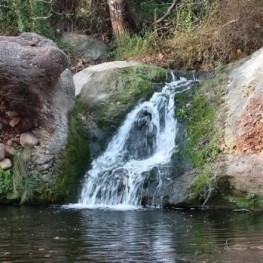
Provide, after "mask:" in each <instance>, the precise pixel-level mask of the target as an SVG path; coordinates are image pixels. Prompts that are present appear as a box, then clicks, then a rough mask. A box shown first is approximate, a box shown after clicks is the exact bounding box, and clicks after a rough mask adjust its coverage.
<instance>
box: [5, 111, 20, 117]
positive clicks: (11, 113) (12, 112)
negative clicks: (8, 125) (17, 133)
mask: <svg viewBox="0 0 263 263" xmlns="http://www.w3.org/2000/svg"><path fill="white" fill-rule="evenodd" d="M6 115H7V116H8V117H9V118H14V117H17V116H18V113H17V112H16V111H7V112H6Z"/></svg>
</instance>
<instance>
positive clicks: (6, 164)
mask: <svg viewBox="0 0 263 263" xmlns="http://www.w3.org/2000/svg"><path fill="white" fill-rule="evenodd" d="M0 167H1V168H2V169H3V170H6V169H9V168H11V167H12V163H11V161H10V159H8V158H5V159H4V160H2V161H0Z"/></svg>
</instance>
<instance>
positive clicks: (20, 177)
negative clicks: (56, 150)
mask: <svg viewBox="0 0 263 263" xmlns="http://www.w3.org/2000/svg"><path fill="white" fill-rule="evenodd" d="M31 154H32V150H31V149H29V148H28V149H24V150H21V151H20V152H18V153H17V154H16V156H15V157H14V160H13V162H14V168H13V197H12V198H13V199H18V200H20V204H24V203H26V202H28V201H30V200H31V199H32V198H33V197H34V187H35V184H34V180H33V178H32V177H31V176H30V172H29V170H28V166H29V163H30V158H31Z"/></svg>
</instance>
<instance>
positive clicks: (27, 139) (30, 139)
mask: <svg viewBox="0 0 263 263" xmlns="http://www.w3.org/2000/svg"><path fill="white" fill-rule="evenodd" d="M20 144H21V145H22V146H23V147H24V148H25V147H34V146H36V145H37V144H38V139H37V138H36V137H35V136H34V135H33V134H32V133H29V132H27V133H22V134H21V136H20Z"/></svg>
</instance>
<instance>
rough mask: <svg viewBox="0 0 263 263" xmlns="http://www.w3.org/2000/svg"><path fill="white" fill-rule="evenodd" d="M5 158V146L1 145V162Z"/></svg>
mask: <svg viewBox="0 0 263 263" xmlns="http://www.w3.org/2000/svg"><path fill="white" fill-rule="evenodd" d="M4 158H5V145H4V144H3V143H0V161H1V160H3V159H4Z"/></svg>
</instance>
